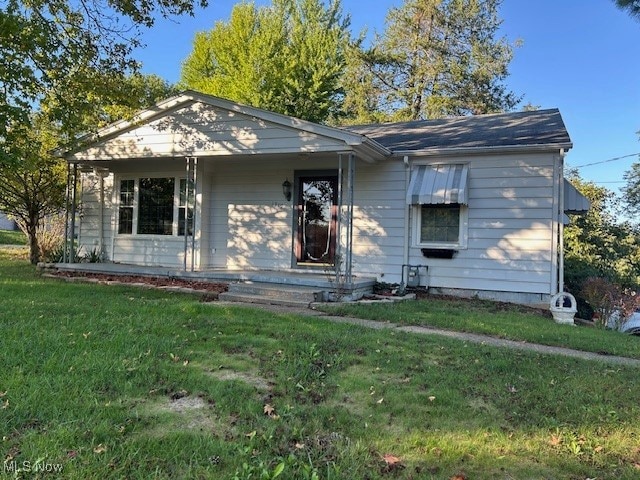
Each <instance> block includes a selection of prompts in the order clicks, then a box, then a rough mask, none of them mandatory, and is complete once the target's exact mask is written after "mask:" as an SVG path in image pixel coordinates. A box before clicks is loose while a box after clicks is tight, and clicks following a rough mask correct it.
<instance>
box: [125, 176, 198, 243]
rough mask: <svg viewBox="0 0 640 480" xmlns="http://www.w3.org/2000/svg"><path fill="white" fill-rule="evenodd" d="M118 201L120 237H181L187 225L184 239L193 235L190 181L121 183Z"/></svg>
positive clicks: (165, 179)
mask: <svg viewBox="0 0 640 480" xmlns="http://www.w3.org/2000/svg"><path fill="white" fill-rule="evenodd" d="M187 187H189V188H187ZM118 198H119V200H120V203H119V205H118V233H119V234H132V235H178V236H182V235H184V234H185V225H186V231H187V235H193V204H194V198H195V197H194V189H193V182H191V181H189V182H187V180H186V179H180V178H175V177H166V178H154V177H141V178H136V179H121V180H120V183H119V193H118ZM185 218H186V221H185Z"/></svg>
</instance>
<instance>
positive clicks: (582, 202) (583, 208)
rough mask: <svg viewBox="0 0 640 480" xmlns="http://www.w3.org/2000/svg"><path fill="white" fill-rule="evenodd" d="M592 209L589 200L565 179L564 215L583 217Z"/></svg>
mask: <svg viewBox="0 0 640 480" xmlns="http://www.w3.org/2000/svg"><path fill="white" fill-rule="evenodd" d="M589 207H591V203H589V200H588V199H587V198H586V197H585V196H584V195H582V194H581V193H580V192H579V191H578V190H577V189H576V187H574V186H573V185H572V184H571V182H570V181H569V180H567V179H566V178H565V179H564V213H572V214H576V215H581V214H583V213H587V212H588V211H589Z"/></svg>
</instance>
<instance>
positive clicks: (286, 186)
mask: <svg viewBox="0 0 640 480" xmlns="http://www.w3.org/2000/svg"><path fill="white" fill-rule="evenodd" d="M282 194H283V195H284V198H286V199H287V202H289V201H291V182H290V181H289V179H286V180H285V181H284V182H282Z"/></svg>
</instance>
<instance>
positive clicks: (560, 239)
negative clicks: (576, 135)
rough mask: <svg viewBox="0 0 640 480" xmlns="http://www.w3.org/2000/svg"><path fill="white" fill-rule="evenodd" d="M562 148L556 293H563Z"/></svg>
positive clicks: (563, 153) (562, 158) (562, 154)
mask: <svg viewBox="0 0 640 480" xmlns="http://www.w3.org/2000/svg"><path fill="white" fill-rule="evenodd" d="M565 155H566V153H565V151H564V148H561V149H560V168H559V170H560V174H559V175H560V192H559V197H560V201H559V202H558V203H559V205H558V210H559V212H558V249H559V254H558V263H559V265H558V292H564V157H565Z"/></svg>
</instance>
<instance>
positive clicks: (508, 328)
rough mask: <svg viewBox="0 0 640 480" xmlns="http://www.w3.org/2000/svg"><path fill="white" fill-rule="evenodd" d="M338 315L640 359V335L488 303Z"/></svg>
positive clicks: (424, 304) (425, 304)
mask: <svg viewBox="0 0 640 480" xmlns="http://www.w3.org/2000/svg"><path fill="white" fill-rule="evenodd" d="M322 309H323V310H324V311H326V312H328V313H331V314H334V315H345V316H353V317H359V318H367V319H371V320H380V321H388V322H391V323H397V324H399V325H421V326H427V327H436V328H444V329H448V330H456V331H460V332H471V333H479V334H483V335H491V336H494V337H499V338H506V339H509V340H516V341H523V342H530V343H540V344H542V345H553V346H558V347H567V348H573V349H576V350H584V351H587V352H596V353H602V354H603V355H621V356H626V357H632V358H640V337H634V336H630V335H627V334H623V333H620V332H616V331H611V330H602V329H597V328H591V327H584V326H583V327H574V326H567V325H557V324H556V323H554V322H553V320H552V318H551V314H550V313H548V312H538V311H536V310H533V309H529V308H526V307H516V306H513V305H506V304H501V303H496V302H490V301H485V300H478V299H471V300H464V299H459V298H450V297H438V296H433V297H427V298H426V299H424V300H420V301H417V302H400V303H396V304H374V305H364V304H358V303H355V304H341V305H336V304H327V305H326V306H325V307H323V308H322Z"/></svg>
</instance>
